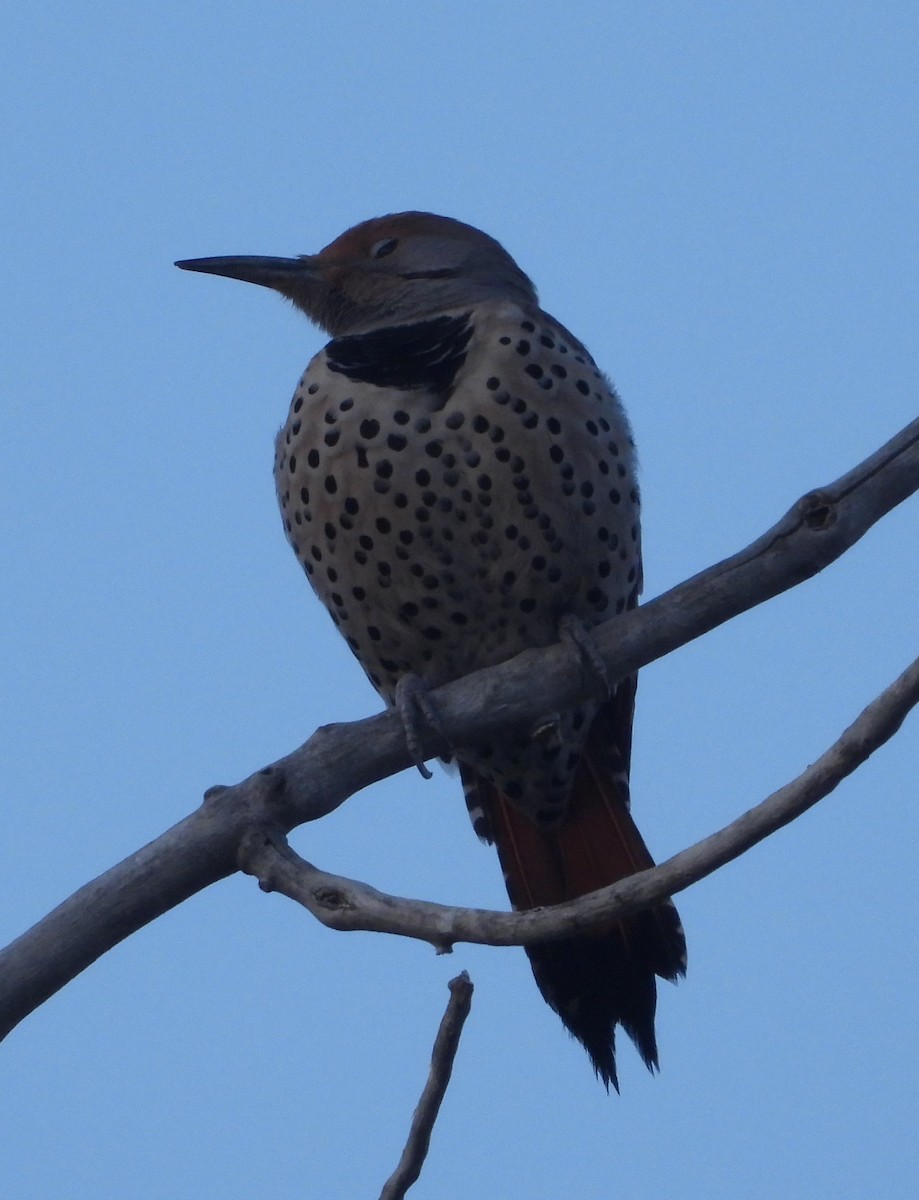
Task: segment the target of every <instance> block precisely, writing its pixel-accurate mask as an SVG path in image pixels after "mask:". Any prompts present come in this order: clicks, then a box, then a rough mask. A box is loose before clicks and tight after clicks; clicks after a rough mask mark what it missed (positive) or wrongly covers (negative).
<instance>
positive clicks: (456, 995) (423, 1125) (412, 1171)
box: [380, 971, 473, 1200]
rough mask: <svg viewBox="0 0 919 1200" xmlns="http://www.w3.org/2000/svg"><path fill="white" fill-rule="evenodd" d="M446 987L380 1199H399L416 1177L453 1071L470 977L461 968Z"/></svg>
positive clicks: (468, 1001) (468, 1003)
mask: <svg viewBox="0 0 919 1200" xmlns="http://www.w3.org/2000/svg"><path fill="white" fill-rule="evenodd" d="M449 988H450V999H449V1000H448V1001H447V1011H446V1012H445V1013H444V1015H443V1018H442V1019H441V1022H440V1028H439V1029H438V1030H437V1037H436V1038H435V1039H434V1049H433V1051H432V1052H431V1070H430V1072H429V1073H428V1080H427V1083H426V1084H425V1085H424V1091H423V1092H422V1093H421V1099H420V1100H419V1101H418V1107H417V1108H416V1109H415V1115H414V1116H413V1117H412V1126H411V1129H410V1130H409V1133H408V1141H407V1142H406V1143H405V1149H404V1150H403V1151H402V1157H401V1158H400V1159H399V1165H398V1166H397V1167H396V1169H395V1171H393V1173H392V1175H390V1177H389V1179H387V1180H386V1183H385V1184H384V1185H383V1190H382V1192H380V1200H402V1197H403V1196H404V1195H405V1193H406V1192H407V1191H408V1189H409V1188H410V1187H411V1186H412V1184H413V1183H415V1182H416V1181H417V1179H418V1176H419V1175H420V1174H421V1168H422V1166H423V1165H424V1160H425V1158H427V1154H428V1147H429V1146H430V1144H431V1131H432V1130H433V1128H434V1122H435V1121H436V1120H437V1114H438V1113H439V1112H440V1106H441V1103H442V1101H443V1098H444V1095H445V1093H446V1091H447V1085H448V1084H449V1082H450V1076H451V1075H452V1073H453V1060H454V1059H455V1058H456V1051H457V1050H458V1049H459V1041H460V1037H461V1035H462V1032H463V1026H464V1025H465V1024H466V1018H467V1017H468V1016H469V1009H470V1008H471V1006H472V992H473V987H472V981H471V979H470V978H469V976H468V975H467V974H466V972H465V971H463V972H462V973H461V974H460V975H457V976H456V978H455V979H451V980H450V983H449Z"/></svg>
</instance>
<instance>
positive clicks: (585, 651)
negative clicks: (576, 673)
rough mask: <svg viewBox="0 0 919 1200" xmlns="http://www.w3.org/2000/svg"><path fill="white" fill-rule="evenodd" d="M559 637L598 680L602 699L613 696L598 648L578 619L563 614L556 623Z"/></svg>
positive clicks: (571, 614)
mask: <svg viewBox="0 0 919 1200" xmlns="http://www.w3.org/2000/svg"><path fill="white" fill-rule="evenodd" d="M558 632H559V637H560V639H561V640H562V641H563V642H568V643H569V645H572V646H574V648H575V650H576V651H577V655H578V658H579V659H580V662H581V665H582V666H584V667H586V668H587V670H588V673H589V674H590V675H591V676H593V678H594V679H598V680H599V681H600V683H601V685H602V687H603V695H604V698H605V699H607V700H609V699H610V697H611V696H612V694H613V689H612V687H611V686H610V681H609V671H608V670H607V667H606V663H605V662H604V661H603V655H602V654H601V653H600V647H599V646H598V645H597V643H596V641H595V640H594V636H593V634H592V633H591V631H590V630H589V629H588V628H587V626H586V625H585V624H584V622H583V621H582V620H580V618H578V617H576V616H574V614H573V613H565V615H564V616H563V617H562V618H561V620H560V621H559V623H558Z"/></svg>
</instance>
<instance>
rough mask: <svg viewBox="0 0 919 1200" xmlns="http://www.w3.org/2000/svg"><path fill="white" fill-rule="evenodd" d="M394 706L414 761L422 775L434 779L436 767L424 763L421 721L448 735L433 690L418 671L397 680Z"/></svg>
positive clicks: (424, 777)
mask: <svg viewBox="0 0 919 1200" xmlns="http://www.w3.org/2000/svg"><path fill="white" fill-rule="evenodd" d="M394 703H395V709H396V712H397V713H398V714H399V720H400V721H401V722H402V728H403V730H404V732H405V744H406V745H407V746H408V752H409V754H410V755H411V756H412V762H413V763H414V764H415V766H416V767H417V768H418V770H419V772H420V773H421V777H422V778H423V779H432V778H433V774H434V773H433V771H429V770H428V768H427V767H426V766H425V765H424V758H423V756H422V753H421V740H420V732H421V728H420V723H421V721H423V722H425V723H427V725H429V726H430V727H431V729H434V730H436V732H437V733H439V734H441V735H443V736H445V733H444V726H443V721H442V720H441V718H440V712H439V711H438V708H437V705H436V704H435V703H434V699H433V697H432V696H431V691H430V688H429V687H428V685H427V684H426V683H425V682H424V680H423V679H422V678H421V677H420V676H418V675H403V676H402V678H401V679H400V680H399V682H398V683H397V684H396V694H395V701H394Z"/></svg>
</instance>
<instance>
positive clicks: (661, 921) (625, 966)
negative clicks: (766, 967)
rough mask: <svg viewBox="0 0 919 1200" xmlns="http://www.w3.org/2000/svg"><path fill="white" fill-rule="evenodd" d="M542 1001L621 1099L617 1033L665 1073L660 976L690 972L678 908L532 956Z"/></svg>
mask: <svg viewBox="0 0 919 1200" xmlns="http://www.w3.org/2000/svg"><path fill="white" fill-rule="evenodd" d="M528 954H529V957H530V964H531V966H532V968H533V974H534V975H535V977H536V983H537V984H538V986H539V990H540V991H541V992H542V995H543V998H544V999H545V1000H546V1002H547V1003H548V1004H549V1006H550V1007H551V1008H553V1009H554V1010H555V1012H557V1013H558V1015H559V1016H560V1017H561V1019H562V1022H563V1023H564V1025H565V1027H566V1028H567V1029H568V1031H569V1033H571V1035H572V1036H573V1037H575V1038H577V1040H578V1041H579V1042H580V1043H581V1045H582V1046H583V1047H584V1049H585V1050H586V1051H587V1054H588V1057H589V1058H590V1061H591V1064H592V1065H593V1068H594V1071H595V1073H596V1075H597V1078H598V1079H599V1080H600V1082H601V1083H602V1084H603V1086H604V1087H605V1088H606V1090H607V1092H608V1091H609V1090H610V1087H612V1088H613V1089H614V1090H615V1091H616V1092H617V1093H618V1091H619V1077H618V1075H617V1072H616V1026H617V1025H621V1026H622V1028H623V1029H624V1030H625V1032H626V1034H627V1035H628V1037H629V1038H631V1040H632V1042H634V1044H635V1048H636V1049H637V1051H638V1053H639V1054H640V1055H641V1058H642V1061H643V1062H644V1064H645V1066H646V1067H647V1068H648V1070H649V1071H650V1072H651V1073H652V1074H655V1073H656V1072H657V1071H658V1070H659V1062H658V1051H657V1037H656V1034H655V1029H654V1018H655V1013H656V1010H657V976H661V977H662V978H665V979H671V980H676V979H677V978H679V977H680V976H682V975H684V974H685V971H686V943H685V939H684V937H683V930H682V926H681V925H680V923H679V917H678V916H677V914H676V909H675V908H674V907H673V905H672V904H667V905H664V906H661V907H660V908H659V909H654V910H651V911H648V912H644V913H638V914H637V915H636V916H634V917H631V918H629V919H628V920H627V921H624V922H622V923H620V924H619V925H618V926H617V927H616V929H615V930H614V931H613V932H612V933H610V934H605V935H604V936H602V937H598V938H572V939H570V940H566V941H562V942H551V943H545V944H544V945H542V946H531V947H530V948H529V949H528Z"/></svg>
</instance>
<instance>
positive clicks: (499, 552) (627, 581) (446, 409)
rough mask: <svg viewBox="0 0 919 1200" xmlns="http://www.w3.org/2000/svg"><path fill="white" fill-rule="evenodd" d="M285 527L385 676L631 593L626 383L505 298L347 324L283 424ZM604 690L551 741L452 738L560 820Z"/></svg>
mask: <svg viewBox="0 0 919 1200" xmlns="http://www.w3.org/2000/svg"><path fill="white" fill-rule="evenodd" d="M275 474H276V482H277V487H278V495H279V499H280V503H281V508H282V511H283V516H284V522H285V527H286V529H287V533H288V536H289V538H290V541H291V543H292V545H293V548H294V550H295V552H296V554H297V557H298V559H299V560H300V562H301V563H302V564H303V567H304V569H305V570H306V572H307V574H308V575H309V577H310V580H311V582H312V585H313V587H314V588H315V590H316V592H317V594H318V595H319V597H320V598H321V599H322V601H323V602H324V603H325V605H326V607H327V608H328V610H329V612H330V614H331V616H332V620H333V621H334V622H335V624H336V625H337V626H338V627H339V628H340V630H341V632H342V633H343V635H344V636H345V638H346V639H347V641H348V644H349V645H350V646H351V649H352V650H353V651H354V653H355V654H356V655H357V657H358V659H359V661H360V662H361V665H362V666H363V667H364V669H365V671H366V672H367V674H368V676H369V677H370V679H371V681H372V683H373V685H374V686H375V687H376V688H377V690H378V691H379V692H380V693H381V694H382V695H383V696H384V697H385V698H386V699H387V701H388V702H390V703H391V702H392V700H393V697H394V693H395V687H396V684H397V682H398V680H399V679H400V678H401V677H402V676H403V675H406V674H414V675H418V676H420V677H421V678H422V679H423V680H425V681H426V682H427V683H428V684H430V685H432V686H436V685H439V684H441V683H445V682H447V681H449V680H452V679H455V678H459V677H461V676H463V675H466V674H468V673H469V672H470V671H472V670H475V669H478V668H481V667H485V666H490V665H493V664H495V663H498V662H502V661H504V660H506V659H508V658H510V657H512V656H514V655H515V654H517V653H519V652H520V651H522V650H524V649H526V648H529V647H534V646H542V645H549V644H551V643H553V642H555V641H557V640H558V637H559V620H560V618H561V617H562V616H563V615H565V614H573V615H574V616H576V617H577V618H579V619H580V621H582V622H583V623H584V624H585V625H587V626H590V625H593V624H596V623H598V622H600V621H603V620H605V619H607V618H608V617H610V616H612V615H613V614H615V613H620V612H622V611H623V610H624V609H626V608H628V607H631V606H633V605H634V604H635V602H636V599H637V596H638V593H639V589H640V586H641V559H640V547H639V528H638V494H637V491H636V485H635V477H634V460H633V445H632V440H631V435H630V431H629V427H628V424H627V421H626V418H625V416H624V414H623V412H622V409H621V407H620V404H619V401H618V399H617V397H616V396H615V393H614V392H613V390H612V388H611V387H610V386H609V384H608V383H607V382H606V380H605V379H604V378H603V376H602V375H601V373H600V372H599V371H598V370H597V368H596V366H595V364H594V363H593V361H592V359H591V358H590V356H589V355H588V354H587V352H586V351H585V350H584V349H583V347H582V346H581V345H580V344H579V343H578V342H577V341H576V340H575V339H573V338H572V337H571V336H570V335H569V334H568V333H567V332H566V331H565V330H564V329H562V328H561V327H560V326H559V325H557V324H556V323H555V322H554V321H553V320H552V319H551V318H549V317H548V316H546V314H544V313H542V312H540V311H539V310H536V309H533V310H531V311H525V310H523V309H521V308H519V307H517V306H516V305H512V304H502V303H491V304H483V305H480V306H478V307H477V308H476V309H475V314H474V316H473V314H472V313H471V312H468V311H462V310H459V311H456V312H453V313H447V314H444V315H443V316H439V317H437V318H435V319H432V320H429V321H424V322H418V323H415V324H411V325H405V326H396V327H388V328H384V329H378V330H373V331H371V332H369V333H365V334H359V335H353V336H349V337H343V338H338V339H335V340H334V341H332V342H331V343H330V344H329V345H328V346H327V347H326V349H325V350H323V351H322V352H321V353H320V354H318V355H317V356H316V357H315V358H314V359H313V361H312V362H311V363H310V365H309V367H308V368H307V370H306V372H305V374H304V376H303V378H302V379H301V381H300V384H299V386H298V388H297V390H296V393H295V395H294V398H293V401H292V404H291V407H290V413H289V416H288V420H287V423H286V425H285V426H284V428H283V429H282V430H281V433H280V434H279V436H278V441H277V459H276V468H275ZM595 713H596V706H595V705H593V704H590V703H586V704H584V705H581V706H580V707H578V708H576V709H574V710H572V711H570V712H568V713H566V714H564V715H562V716H561V717H559V718H558V724H557V725H556V726H555V728H554V730H553V733H552V736H551V737H548V738H546V739H542V740H540V739H536V740H534V739H533V738H532V737H520V738H519V739H502V741H501V742H500V744H498V743H492V744H483V745H479V746H477V747H475V748H474V749H473V748H464V747H459V748H457V756H458V757H459V759H460V761H461V763H462V764H465V765H466V766H467V767H472V768H474V770H475V771H477V772H479V773H480V774H481V775H482V776H483V777H484V778H486V779H488V780H489V781H491V782H492V783H494V784H495V785H496V786H497V787H499V788H500V789H501V791H502V792H503V793H504V794H505V795H506V796H507V797H508V798H509V799H510V800H511V801H512V802H513V803H515V804H517V805H519V806H520V807H522V808H525V810H526V811H527V812H528V813H529V814H530V815H531V816H532V817H534V819H536V820H537V821H539V822H540V823H543V824H552V823H554V822H556V821H557V820H558V819H559V817H560V816H561V815H562V813H563V811H564V804H565V800H566V798H567V794H568V790H569V788H570V784H571V778H572V774H573V772H574V770H575V767H576V765H577V762H578V759H579V756H580V750H581V747H582V745H583V741H584V738H585V737H586V734H587V730H588V729H589V726H590V723H591V721H592V720H593V717H594V715H595Z"/></svg>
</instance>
